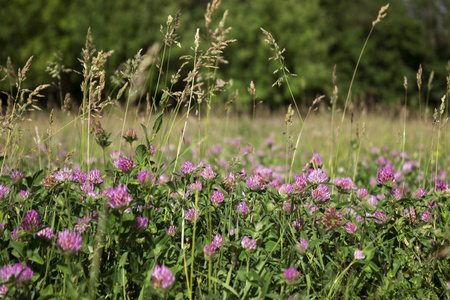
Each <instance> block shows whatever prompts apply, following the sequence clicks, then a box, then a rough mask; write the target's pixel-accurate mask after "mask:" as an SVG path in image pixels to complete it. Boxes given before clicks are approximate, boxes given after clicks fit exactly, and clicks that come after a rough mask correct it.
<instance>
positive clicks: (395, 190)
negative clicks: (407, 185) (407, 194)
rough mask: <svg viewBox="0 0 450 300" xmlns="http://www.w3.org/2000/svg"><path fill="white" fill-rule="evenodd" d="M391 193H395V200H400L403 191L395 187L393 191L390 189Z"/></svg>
mask: <svg viewBox="0 0 450 300" xmlns="http://www.w3.org/2000/svg"><path fill="white" fill-rule="evenodd" d="M389 193H390V194H391V195H394V197H395V200H400V199H401V198H402V191H400V189H399V188H394V189H393V190H392V191H389Z"/></svg>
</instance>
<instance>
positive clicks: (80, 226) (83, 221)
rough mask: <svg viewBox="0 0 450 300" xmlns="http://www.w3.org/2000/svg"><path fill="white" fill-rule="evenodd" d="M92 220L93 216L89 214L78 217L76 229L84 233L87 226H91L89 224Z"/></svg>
mask: <svg viewBox="0 0 450 300" xmlns="http://www.w3.org/2000/svg"><path fill="white" fill-rule="evenodd" d="M90 221H91V218H89V217H88V216H84V217H82V218H78V220H77V225H75V231H76V232H78V233H79V234H82V233H84V232H85V231H86V229H87V228H89V227H91V225H90V224H89V222H90Z"/></svg>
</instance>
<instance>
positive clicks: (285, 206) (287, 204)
mask: <svg viewBox="0 0 450 300" xmlns="http://www.w3.org/2000/svg"><path fill="white" fill-rule="evenodd" d="M295 208H296V207H295V205H294V206H293V207H292V205H291V200H290V199H288V200H286V201H284V202H283V209H284V211H285V212H287V213H289V212H291V211H294V210H295Z"/></svg>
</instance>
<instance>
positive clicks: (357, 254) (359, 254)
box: [354, 250, 366, 259]
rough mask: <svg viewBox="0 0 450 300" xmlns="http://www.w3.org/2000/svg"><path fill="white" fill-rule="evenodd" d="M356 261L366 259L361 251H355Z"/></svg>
mask: <svg viewBox="0 0 450 300" xmlns="http://www.w3.org/2000/svg"><path fill="white" fill-rule="evenodd" d="M354 255H355V259H364V258H366V257H365V256H364V253H363V252H362V251H361V250H355V254H354Z"/></svg>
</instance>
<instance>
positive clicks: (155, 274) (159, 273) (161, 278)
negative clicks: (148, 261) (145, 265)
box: [151, 265, 175, 290]
mask: <svg viewBox="0 0 450 300" xmlns="http://www.w3.org/2000/svg"><path fill="white" fill-rule="evenodd" d="M151 275H152V282H153V287H154V288H155V289H158V288H161V289H163V290H167V289H168V288H169V287H170V286H171V285H172V283H173V282H174V281H175V276H173V274H172V272H171V271H170V269H169V268H168V267H166V266H164V265H162V266H159V265H156V266H155V268H154V269H153V270H152V272H151Z"/></svg>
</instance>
